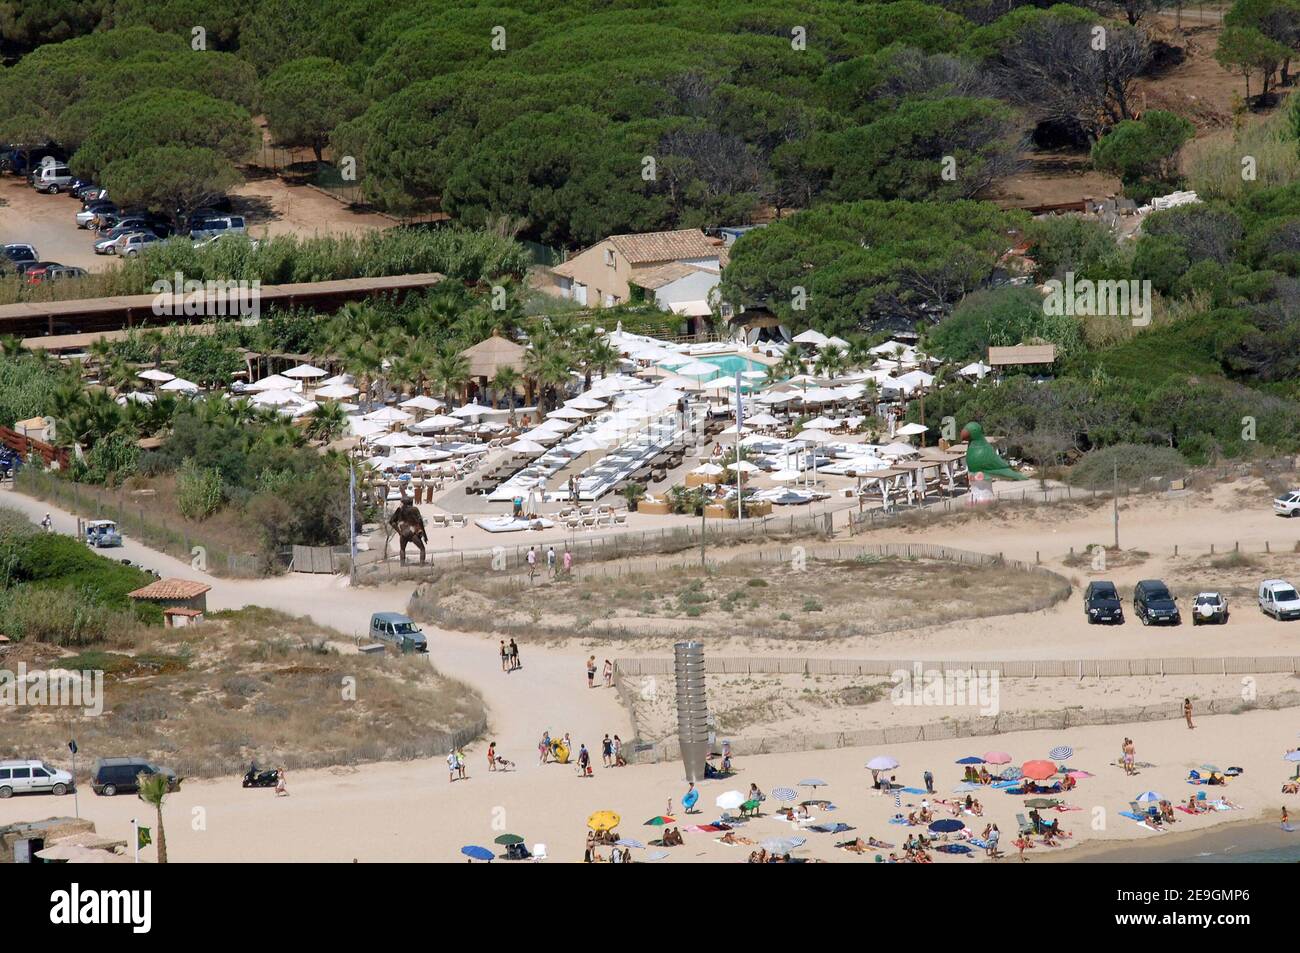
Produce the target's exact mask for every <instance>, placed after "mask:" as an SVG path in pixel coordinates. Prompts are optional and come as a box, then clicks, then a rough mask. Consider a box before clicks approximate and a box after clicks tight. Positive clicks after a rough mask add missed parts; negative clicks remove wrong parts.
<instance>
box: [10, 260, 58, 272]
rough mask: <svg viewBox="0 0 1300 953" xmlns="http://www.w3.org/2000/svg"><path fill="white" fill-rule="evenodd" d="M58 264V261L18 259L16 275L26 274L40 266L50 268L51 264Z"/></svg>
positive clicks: (15, 266) (15, 265)
mask: <svg viewBox="0 0 1300 953" xmlns="http://www.w3.org/2000/svg"><path fill="white" fill-rule="evenodd" d="M57 264H58V262H57V261H16V262H14V267H13V271H14V274H15V275H26V274H29V273H30V272H32V271H35V270H36V269H38V268H48V267H49V266H50V265H57Z"/></svg>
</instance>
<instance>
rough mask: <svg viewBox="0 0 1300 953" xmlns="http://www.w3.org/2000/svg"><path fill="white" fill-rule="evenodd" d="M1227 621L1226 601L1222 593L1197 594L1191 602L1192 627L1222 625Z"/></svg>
mask: <svg viewBox="0 0 1300 953" xmlns="http://www.w3.org/2000/svg"><path fill="white" fill-rule="evenodd" d="M1227 621H1228V600H1227V599H1226V598H1225V597H1224V596H1223V594H1222V593H1218V592H1198V593H1197V594H1196V598H1195V599H1193V600H1192V625H1200V624H1201V623H1205V624H1206V625H1211V624H1213V625H1223V624H1224V623H1225V622H1227Z"/></svg>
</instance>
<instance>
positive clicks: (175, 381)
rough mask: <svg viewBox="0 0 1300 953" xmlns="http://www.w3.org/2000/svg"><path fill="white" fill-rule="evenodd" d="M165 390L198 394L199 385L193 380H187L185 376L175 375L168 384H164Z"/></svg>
mask: <svg viewBox="0 0 1300 953" xmlns="http://www.w3.org/2000/svg"><path fill="white" fill-rule="evenodd" d="M162 389H163V390H169V391H174V392H177V393H186V394H197V393H198V392H199V385H198V384H195V383H194V382H193V381H187V380H186V379H185V378H183V377H173V378H172V379H171V380H169V381H168V382H167V383H166V384H163V385H162Z"/></svg>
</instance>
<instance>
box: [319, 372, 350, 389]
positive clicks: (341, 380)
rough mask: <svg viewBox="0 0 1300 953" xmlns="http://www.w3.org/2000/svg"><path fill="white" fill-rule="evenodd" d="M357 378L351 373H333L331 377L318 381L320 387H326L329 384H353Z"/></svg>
mask: <svg viewBox="0 0 1300 953" xmlns="http://www.w3.org/2000/svg"><path fill="white" fill-rule="evenodd" d="M356 382H357V379H356V378H355V377H353V376H352V375H351V374H335V375H334V376H333V377H327V378H325V380H323V381H321V382H320V386H321V387H328V386H329V385H330V384H355V383H356Z"/></svg>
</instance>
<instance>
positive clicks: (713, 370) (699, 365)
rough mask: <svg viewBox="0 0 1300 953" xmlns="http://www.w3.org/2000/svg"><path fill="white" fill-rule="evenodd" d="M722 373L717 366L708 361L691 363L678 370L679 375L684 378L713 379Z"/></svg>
mask: <svg viewBox="0 0 1300 953" xmlns="http://www.w3.org/2000/svg"><path fill="white" fill-rule="evenodd" d="M720 371H721V368H720V367H718V365H716V364H710V363H709V362H708V361H689V362H688V363H686V364H683V365H682V366H681V367H679V368H677V373H678V374H680V375H681V376H682V377H712V376H713V375H714V374H717V373H719V372H720Z"/></svg>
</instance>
